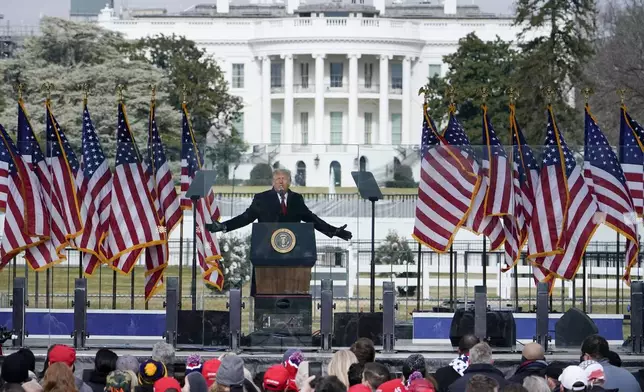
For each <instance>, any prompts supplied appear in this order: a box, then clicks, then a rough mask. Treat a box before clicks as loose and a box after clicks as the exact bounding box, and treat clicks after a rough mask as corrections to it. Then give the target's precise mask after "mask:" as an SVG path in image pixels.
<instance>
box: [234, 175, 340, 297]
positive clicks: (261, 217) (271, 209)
mask: <svg viewBox="0 0 644 392" xmlns="http://www.w3.org/2000/svg"><path fill="white" fill-rule="evenodd" d="M286 193H287V196H286V215H284V214H282V211H281V206H280V200H281V199H280V196H279V195H278V193H277V191H275V189H273V188H271V189H270V190H268V191H265V192H262V193H258V194H256V195H255V197H253V202H252V203H251V204H250V207H248V208H247V209H246V211H244V212H243V213H241V214H240V215H237V216H236V217H234V218H232V219H229V220H227V221H226V222H223V224H224V225H225V226H226V231H232V230H236V229H239V228H241V227H244V226H246V225H249V224H251V223H253V222H254V221H255V220H257V221H258V222H309V223H313V225H314V227H315V229H316V230H317V231H319V232H321V233H323V234H325V235H327V236H329V237H333V235H334V233H335V232H336V230H337V228H336V227H333V226H331V225H330V224H328V223H326V222H325V221H323V220H322V219H320V217H318V216H317V215H315V214H314V213H312V212H311V210H309V208H308V207H307V206H306V204H304V198H303V197H302V195H301V194H299V193H297V192H293V191H291V190H289V191H287V192H286ZM255 292H256V287H255V269H254V268H253V273H252V279H251V286H250V295H251V296H255Z"/></svg>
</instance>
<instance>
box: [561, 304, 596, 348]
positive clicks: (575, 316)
mask: <svg viewBox="0 0 644 392" xmlns="http://www.w3.org/2000/svg"><path fill="white" fill-rule="evenodd" d="M598 332H599V330H598V329H597V325H595V322H594V321H593V320H592V319H591V318H590V317H588V315H587V314H586V313H584V312H583V311H581V310H579V309H577V308H570V309H568V311H566V313H564V314H563V315H562V316H561V318H560V319H559V320H557V323H556V324H555V346H556V347H557V348H560V347H561V348H577V349H578V348H579V347H581V343H582V342H583V341H584V339H586V338H587V337H588V336H590V335H595V334H597V333H598Z"/></svg>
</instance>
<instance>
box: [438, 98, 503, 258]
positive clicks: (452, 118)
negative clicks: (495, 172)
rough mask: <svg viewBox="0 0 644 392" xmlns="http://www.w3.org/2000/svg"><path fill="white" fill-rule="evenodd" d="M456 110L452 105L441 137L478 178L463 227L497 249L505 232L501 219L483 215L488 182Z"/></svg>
mask: <svg viewBox="0 0 644 392" xmlns="http://www.w3.org/2000/svg"><path fill="white" fill-rule="evenodd" d="M455 110H456V108H455V107H454V106H453V105H452V106H451V107H450V111H449V123H448V124H447V129H446V130H445V132H444V133H443V137H444V138H445V140H446V141H447V143H449V144H450V145H451V146H454V148H457V149H459V150H460V154H461V156H463V157H464V158H465V159H466V160H467V161H468V163H469V165H470V166H471V167H472V169H473V172H474V173H478V176H479V178H480V180H479V186H478V189H477V190H475V193H476V195H475V196H474V202H473V204H471V209H470V212H469V214H468V216H467V220H466V222H465V225H464V227H465V228H467V229H469V230H471V231H473V232H474V233H476V234H483V235H485V236H487V237H488V238H489V239H490V249H491V250H495V249H498V248H499V247H500V246H501V245H503V242H504V241H505V232H504V231H503V224H502V223H501V218H500V217H498V216H486V215H485V195H486V193H487V187H488V182H487V179H486V178H485V176H482V175H481V174H482V170H481V166H480V165H479V163H478V161H477V158H476V154H475V153H474V150H473V149H472V145H471V144H470V140H469V139H468V137H467V135H466V134H465V130H463V126H462V125H461V123H460V122H459V121H458V119H456V115H455Z"/></svg>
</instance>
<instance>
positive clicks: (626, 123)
mask: <svg viewBox="0 0 644 392" xmlns="http://www.w3.org/2000/svg"><path fill="white" fill-rule="evenodd" d="M619 161H620V163H621V164H622V170H623V171H624V175H625V176H626V184H627V185H628V189H629V191H630V193H631V197H632V198H633V205H634V206H635V211H636V212H637V215H639V216H642V215H644V128H642V126H641V125H640V124H638V123H637V121H635V120H633V119H632V118H631V116H630V115H629V114H628V110H627V109H626V106H622V108H621V110H620V127H619Z"/></svg>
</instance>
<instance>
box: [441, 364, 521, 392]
mask: <svg viewBox="0 0 644 392" xmlns="http://www.w3.org/2000/svg"><path fill="white" fill-rule="evenodd" d="M477 374H480V375H482V376H487V377H490V378H492V379H494V380H496V382H498V383H499V390H501V388H503V387H504V386H505V385H506V384H508V383H509V382H508V381H507V380H506V379H505V377H504V376H503V372H501V371H500V370H499V369H497V368H495V367H494V366H493V365H490V364H487V363H477V364H474V365H470V366H469V367H468V368H467V369H466V370H465V372H464V373H463V377H461V378H459V379H458V380H456V381H454V382H453V383H452V385H450V386H449V388H448V391H449V392H465V389H466V388H467V382H468V381H470V379H471V378H472V377H473V376H475V375H477Z"/></svg>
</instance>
